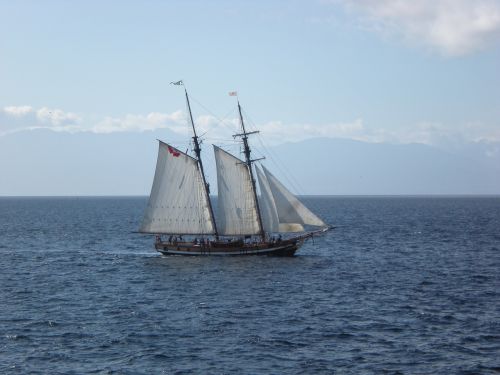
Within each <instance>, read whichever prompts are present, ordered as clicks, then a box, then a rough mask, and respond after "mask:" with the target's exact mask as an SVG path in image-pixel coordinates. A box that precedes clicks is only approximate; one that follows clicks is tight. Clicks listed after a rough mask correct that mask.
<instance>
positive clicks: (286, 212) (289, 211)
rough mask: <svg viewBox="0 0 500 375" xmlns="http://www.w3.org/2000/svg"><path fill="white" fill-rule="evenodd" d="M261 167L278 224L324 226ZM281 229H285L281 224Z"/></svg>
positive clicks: (321, 221)
mask: <svg viewBox="0 0 500 375" xmlns="http://www.w3.org/2000/svg"><path fill="white" fill-rule="evenodd" d="M262 168H263V169H264V173H265V174H266V178H267V181H268V182H269V187H270V188H271V192H272V194H273V198H274V204H275V205H276V211H277V212H278V218H279V222H280V224H291V225H292V224H293V225H295V224H306V225H314V226H326V224H325V223H324V222H323V220H321V219H320V218H319V217H317V216H316V215H315V214H313V213H312V212H311V211H310V210H309V209H308V208H307V207H306V206H304V205H303V204H302V203H301V202H300V201H299V200H298V199H297V197H295V195H293V194H292V193H291V192H290V191H288V189H287V188H285V186H284V185H283V184H282V183H281V182H279V181H278V179H277V178H276V177H274V176H273V175H272V174H271V172H269V171H268V170H267V169H266V168H265V167H264V166H262ZM280 229H281V228H280ZM283 229H285V226H283ZM291 229H292V228H291ZM290 231H295V230H290Z"/></svg>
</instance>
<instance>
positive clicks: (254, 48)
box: [0, 0, 500, 163]
mask: <svg viewBox="0 0 500 375" xmlns="http://www.w3.org/2000/svg"><path fill="white" fill-rule="evenodd" d="M499 67H500V0H419V1H403V0H357V1H355V0H308V1H306V0H290V1H284V0H281V1H278V0H268V1H234V0H233V1H229V0H227V1H221V0H215V1H194V0H184V1H152V0H149V1H111V0H108V1H92V0H89V1H71V2H70V1H50V0H46V1H34V0H33V1H24V0H19V1H7V0H0V138H4V142H9V139H10V138H7V137H11V136H12V135H13V134H16V133H23V132H33V131H36V130H37V129H40V128H43V129H50V130H52V131H54V132H59V133H70V134H76V135H79V134H80V135H82V139H83V135H85V134H89V133H91V134H98V135H99V134H102V135H110V134H111V135H113V134H123V133H127V134H134V133H135V134H137V133H141V134H143V133H145V132H151V133H152V134H153V132H154V134H155V135H156V134H157V133H158V131H161V130H162V129H163V130H165V135H169V136H172V135H173V138H175V141H179V140H180V139H185V138H187V137H188V136H190V133H189V132H190V129H189V127H188V125H187V122H186V109H185V101H184V96H183V91H182V87H179V86H173V85H170V82H171V81H177V80H180V79H182V80H183V81H184V83H185V84H186V88H187V89H188V91H189V93H190V97H191V98H192V107H193V115H194V117H195V121H196V124H197V126H198V129H199V133H200V134H202V135H203V138H204V140H205V142H206V143H214V142H215V143H228V142H230V139H231V134H233V133H234V132H235V131H237V127H238V122H237V110H236V103H235V98H233V97H229V96H228V92H229V91H237V92H238V97H239V100H240V101H241V104H242V106H243V109H244V111H245V116H247V118H248V122H249V126H250V128H252V129H253V128H258V129H259V130H260V131H261V134H262V137H265V139H266V140H267V142H268V143H269V144H270V145H279V144H282V143H285V142H298V141H303V140H306V139H309V138H317V137H325V138H344V139H351V140H359V141H365V142H371V143H384V142H386V143H391V144H410V143H421V144H426V145H433V146H437V147H442V148H450V147H457V145H464V144H470V143H477V142H483V143H495V142H500V123H499V122H500V120H499V119H500V105H499V104H500V103H499V98H500V74H499V72H500V69H499ZM176 137H177V138H176ZM86 139H87V138H86ZM165 140H166V141H169V140H168V139H165ZM179 142H180V141H179ZM49 152H50V151H49ZM3 162H5V161H3ZM68 162H70V161H68ZM0 163H2V161H0Z"/></svg>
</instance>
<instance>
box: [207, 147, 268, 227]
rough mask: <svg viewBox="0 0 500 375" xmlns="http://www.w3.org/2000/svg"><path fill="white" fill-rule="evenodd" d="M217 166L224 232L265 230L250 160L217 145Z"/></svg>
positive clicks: (220, 222)
mask: <svg viewBox="0 0 500 375" xmlns="http://www.w3.org/2000/svg"><path fill="white" fill-rule="evenodd" d="M214 153H215V162H216V166H217V188H218V197H217V202H218V210H217V223H218V228H219V234H221V235H228V236H232V235H254V234H259V233H260V232H261V229H260V226H259V221H258V216H257V205H256V204H255V199H254V193H253V190H252V181H251V176H250V172H249V169H248V166H247V164H246V163H245V162H244V161H242V160H240V159H238V158H237V157H235V156H233V155H231V154H230V153H228V152H227V151H224V150H223V149H221V148H220V147H217V146H215V145H214Z"/></svg>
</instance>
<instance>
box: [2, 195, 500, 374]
mask: <svg viewBox="0 0 500 375" xmlns="http://www.w3.org/2000/svg"><path fill="white" fill-rule="evenodd" d="M304 200H305V201H306V204H307V205H308V206H310V207H311V208H312V209H313V210H314V211H316V212H318V213H319V214H320V215H321V216H322V217H323V218H324V219H325V221H327V222H329V223H331V224H334V225H336V226H337V228H336V229H335V230H334V231H331V232H329V233H327V234H326V236H324V237H322V238H320V237H318V238H315V239H314V242H312V241H309V242H307V243H306V245H304V247H302V248H301V249H300V251H299V252H298V253H297V256H296V257H293V258H271V257H229V258H224V257H164V256H160V255H159V254H158V253H156V252H155V251H154V249H153V238H151V237H148V236H141V235H138V234H135V233H133V231H135V230H137V228H138V225H139V222H140V220H141V218H142V214H143V210H144V207H145V204H146V198H143V197H139V198H0V373H2V374H30V373H33V374H38V373H41V374H68V373H69V374H80V373H90V374H115V373H116V374H153V373H154V374H156V373H165V374H493V373H500V198H495V197H490V198H446V197H439V198H422V197H415V198H411V197H385V198H384V197H383V198H380V197H378V198H377V197H314V198H313V197H309V198H304Z"/></svg>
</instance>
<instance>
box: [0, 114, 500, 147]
mask: <svg viewBox="0 0 500 375" xmlns="http://www.w3.org/2000/svg"><path fill="white" fill-rule="evenodd" d="M195 122H196V128H197V131H198V134H199V135H201V136H202V137H203V138H204V139H205V140H207V141H209V142H215V143H220V142H221V141H232V139H233V138H232V135H233V134H234V133H236V132H238V129H239V120H238V119H237V118H231V119H227V120H224V121H220V120H218V119H217V118H215V117H214V116H212V115H204V116H199V117H197V118H196V119H195ZM247 127H248V129H247V130H257V129H258V130H260V132H261V133H262V135H263V138H264V139H265V141H266V143H267V144H270V145H277V144H281V143H285V142H297V141H303V140H306V139H311V138H345V139H353V140H358V141H364V142H371V143H382V142H390V143H402V144H407V143H422V144H428V145H435V146H455V145H460V144H464V143H470V142H479V141H483V142H499V141H500V127H499V126H487V125H484V124H458V125H457V124H453V125H447V124H441V123H435V122H430V121H422V122H420V123H418V124H414V125H405V126H403V125H402V126H400V127H398V128H397V129H384V128H380V127H374V126H371V125H367V124H365V122H364V121H363V119H361V118H358V119H354V120H352V121H348V122H343V123H327V124H304V123H283V122H282V121H269V122H267V123H262V124H251V123H248V124H247ZM40 128H46V129H51V130H53V131H58V132H70V133H78V132H90V133H97V134H109V133H119V132H121V133H124V132H128V133H133V132H145V131H154V130H158V129H166V130H169V131H170V132H172V133H175V134H177V135H179V136H181V137H183V138H186V139H188V138H189V137H191V131H192V130H191V127H190V125H189V123H188V121H187V118H186V114H185V113H184V112H183V111H180V110H178V111H175V112H172V113H159V112H152V113H149V114H146V115H141V114H127V115H124V116H122V117H111V116H106V117H104V118H103V119H101V120H97V121H91V120H88V119H86V118H85V117H84V116H80V115H77V114H75V113H71V112H65V111H63V110H61V109H49V108H46V107H43V108H40V109H34V108H32V107H31V106H9V107H5V108H3V109H2V110H0V136H2V135H6V134H9V133H13V132H18V131H29V130H33V129H40Z"/></svg>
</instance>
